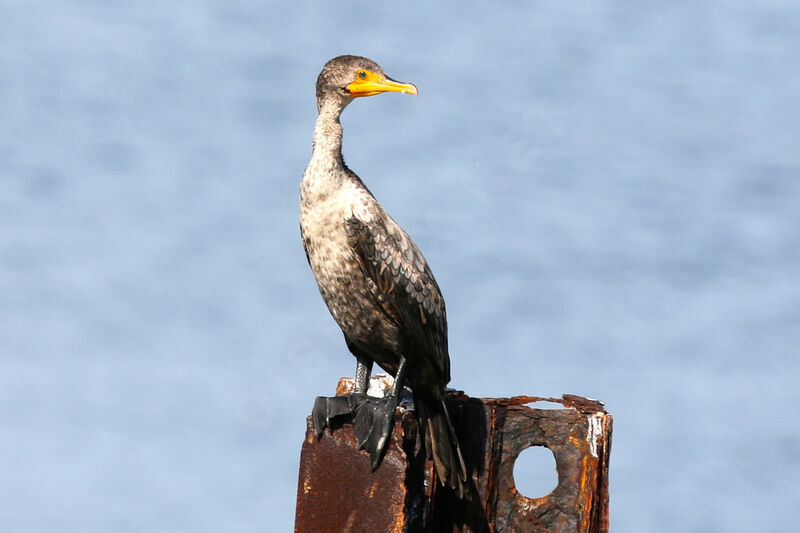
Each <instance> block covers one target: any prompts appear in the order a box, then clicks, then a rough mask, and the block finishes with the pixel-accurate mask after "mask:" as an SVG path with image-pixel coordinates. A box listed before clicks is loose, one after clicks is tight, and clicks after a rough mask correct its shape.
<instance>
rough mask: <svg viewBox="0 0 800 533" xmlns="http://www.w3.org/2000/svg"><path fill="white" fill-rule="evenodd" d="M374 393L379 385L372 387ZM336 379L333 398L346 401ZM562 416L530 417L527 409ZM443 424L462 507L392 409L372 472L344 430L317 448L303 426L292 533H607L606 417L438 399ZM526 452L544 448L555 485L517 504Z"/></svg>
mask: <svg viewBox="0 0 800 533" xmlns="http://www.w3.org/2000/svg"><path fill="white" fill-rule="evenodd" d="M373 380H376V381H378V382H379V383H378V386H379V388H385V387H386V378H385V377H380V378H373ZM351 385H352V380H350V379H347V378H345V379H343V380H342V382H340V386H339V388H338V390H337V394H347V393H348V392H349V388H350V386H351ZM542 400H546V401H550V402H558V403H560V404H562V405H563V406H564V407H565V408H564V409H536V408H533V407H529V406H528V405H526V404H529V403H532V402H536V401H542ZM447 403H448V408H449V410H450V414H451V418H452V419H453V424H454V425H455V427H456V432H457V433H458V436H459V441H460V443H461V447H462V452H463V454H464V459H465V462H466V463H467V468H468V471H469V472H470V474H471V477H472V482H473V487H472V497H471V499H470V500H469V501H466V502H465V501H462V500H459V499H458V498H456V497H455V495H454V494H453V493H452V492H451V491H450V490H449V489H447V488H443V487H441V486H440V485H439V484H438V482H437V480H436V475H435V473H434V469H433V466H432V464H431V462H430V461H429V460H426V458H425V453H424V449H422V448H423V447H421V446H420V445H419V442H418V439H417V426H416V418H415V416H414V414H413V413H412V412H409V411H407V410H406V409H403V408H398V416H397V422H396V423H395V429H394V432H393V434H392V440H391V443H390V444H389V448H388V450H387V452H386V456H385V458H384V460H383V463H382V464H381V466H380V467H379V468H378V469H377V470H376V471H375V472H374V473H373V472H371V470H370V465H369V456H368V454H367V453H366V452H363V451H359V450H358V444H357V442H356V439H355V435H354V434H353V428H352V425H351V424H349V423H345V424H343V425H342V427H340V428H336V429H335V430H334V431H332V432H331V431H329V430H326V431H325V434H324V435H323V437H322V438H321V439H320V440H317V439H315V438H314V436H313V431H312V430H311V422H310V419H309V420H308V427H307V430H306V438H305V440H304V442H303V447H302V452H301V458H300V476H299V483H298V490H297V513H296V518H295V531H296V532H298V533H316V532H330V533H333V532H340V531H351V532H378V531H380V532H383V531H387V532H389V531H391V532H395V531H397V532H409V533H419V532H437V533H438V532H450V531H452V532H457V533H484V532H487V533H488V532H494V533H502V532H515V533H533V532H536V533H545V532H548V533H556V532H559V533H560V532H564V533H566V532H569V533H605V532H607V531H608V460H609V454H610V450H611V430H612V418H611V415H609V414H608V413H606V412H605V410H604V409H603V405H602V403H600V402H597V401H594V400H588V399H586V398H581V397H579V396H571V395H565V396H563V397H562V398H559V399H555V398H540V397H529V396H523V397H516V398H470V397H468V396H466V395H465V394H463V393H460V392H451V393H450V395H449V397H448V402H447ZM530 446H545V447H547V448H549V449H550V450H551V451H552V452H553V455H554V456H555V459H556V470H557V472H558V485H557V486H556V488H555V489H553V491H552V492H550V494H547V495H546V496H543V497H541V498H527V497H525V496H523V495H522V494H520V493H519V492H518V491H517V490H516V487H515V485H514V475H513V472H514V462H515V460H516V458H517V456H519V454H520V452H522V451H523V450H524V449H526V448H528V447H530Z"/></svg>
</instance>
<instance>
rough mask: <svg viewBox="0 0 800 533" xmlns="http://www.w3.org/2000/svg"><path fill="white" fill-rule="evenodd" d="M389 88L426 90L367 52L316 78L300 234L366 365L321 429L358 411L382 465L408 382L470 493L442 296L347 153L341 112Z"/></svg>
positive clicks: (332, 401)
mask: <svg viewBox="0 0 800 533" xmlns="http://www.w3.org/2000/svg"><path fill="white" fill-rule="evenodd" d="M387 91H393V92H402V93H408V94H414V95H416V94H417V88H416V87H415V86H414V85H412V84H410V83H400V82H397V81H395V80H392V79H391V78H389V77H388V76H386V74H384V72H383V69H382V68H381V67H380V66H379V65H378V64H377V63H375V62H374V61H372V60H370V59H367V58H365V57H358V56H351V55H343V56H339V57H336V58H334V59H331V60H330V61H328V62H327V63H326V64H325V66H324V67H323V69H322V72H321V73H320V75H319V77H318V78H317V109H318V111H319V117H318V118H317V122H316V126H315V128H314V141H313V148H312V155H311V161H310V162H309V164H308V167H307V168H306V170H305V173H304V174H303V181H302V183H301V185H300V232H301V236H302V239H303V247H304V248H305V251H306V256H307V258H308V263H309V265H310V266H311V270H312V271H313V273H314V277H315V278H316V281H317V285H318V286H319V291H320V293H321V294H322V298H323V300H325V303H326V304H327V306H328V309H329V310H330V312H331V315H333V318H334V320H336V323H337V324H338V325H339V327H340V328H341V329H342V332H343V333H344V338H345V342H346V344H347V347H348V349H349V350H350V351H351V352H352V353H353V355H355V357H356V360H357V365H356V379H355V390H354V393H353V394H352V395H351V396H349V397H333V398H325V397H319V398H317V400H316V402H315V404H314V410H313V413H312V419H313V424H314V431H315V433H316V434H317V437H320V436H321V435H322V431H323V430H324V428H325V427H326V426H329V424H330V422H331V420H332V419H333V418H335V417H336V416H340V415H354V425H355V431H356V435H357V436H358V439H359V441H360V444H361V447H362V448H366V449H367V450H368V451H369V454H370V458H371V464H372V468H373V470H374V469H376V468H377V467H378V465H380V462H381V460H382V457H383V453H384V452H385V449H386V445H387V444H388V441H389V436H390V434H391V431H392V428H393V426H394V413H395V408H396V407H397V405H398V402H399V398H400V393H401V391H402V388H403V386H405V385H408V386H409V387H410V388H411V390H412V392H413V394H414V405H415V408H416V411H417V413H418V414H419V418H420V427H421V430H422V432H423V434H424V441H425V445H426V448H427V453H428V456H429V457H431V458H432V459H433V462H434V465H435V468H436V472H437V475H438V477H439V479H440V481H441V482H442V484H443V485H448V486H450V487H451V488H453V489H454V490H455V491H456V493H457V494H458V495H459V496H460V497H467V489H466V483H467V476H466V468H465V466H464V459H463V458H462V455H461V450H460V448H459V445H458V440H457V438H456V435H455V431H454V430H453V425H452V423H451V422H450V419H449V416H448V414H447V409H446V408H445V404H444V392H445V385H446V384H447V383H448V382H449V381H450V356H449V354H448V351H447V315H446V313H445V304H444V299H443V298H442V293H441V291H440V290H439V286H438V285H437V283H436V280H435V279H434V277H433V273H432V272H431V269H430V268H429V267H428V263H427V261H425V258H424V257H423V256H422V253H421V252H420V251H419V249H418V248H417V245H416V244H414V241H412V240H411V238H410V237H409V236H408V235H407V234H406V232H405V231H403V229H402V228H401V227H400V226H399V225H398V224H397V223H396V222H395V221H394V220H393V219H392V217H390V216H389V214H388V213H387V212H386V211H384V209H383V207H381V205H380V204H379V203H378V201H377V200H376V199H375V197H374V196H373V195H372V193H371V192H370V191H369V189H368V188H367V187H366V186H365V185H364V183H363V182H362V181H361V179H360V178H359V177H358V176H357V175H356V174H355V172H353V171H352V170H350V169H349V168H348V167H347V165H345V163H344V160H343V159H342V151H341V149H342V125H341V124H340V122H339V115H340V114H341V112H342V110H343V109H344V108H345V107H346V106H347V105H348V104H349V103H350V102H352V101H353V99H355V98H358V97H361V96H372V95H376V94H379V93H383V92H387ZM373 362H376V363H378V365H380V367H381V368H383V369H384V370H386V371H387V372H389V373H390V374H392V375H393V376H394V378H395V381H394V385H393V388H392V391H391V392H390V394H389V395H388V396H386V397H385V398H381V399H378V398H372V397H367V395H366V392H367V387H368V384H369V378H370V373H371V371H372V364H373Z"/></svg>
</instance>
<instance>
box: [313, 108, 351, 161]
mask: <svg viewBox="0 0 800 533" xmlns="http://www.w3.org/2000/svg"><path fill="white" fill-rule="evenodd" d="M340 113H341V108H340V107H339V106H338V105H334V104H332V103H328V102H327V101H324V102H323V103H322V104H321V105H320V108H319V117H318V118H317V124H316V126H314V144H313V146H312V149H311V152H312V155H311V159H312V160H314V159H317V160H322V161H325V163H327V164H329V165H340V166H344V161H343V160H342V125H341V123H340V122H339V114H340Z"/></svg>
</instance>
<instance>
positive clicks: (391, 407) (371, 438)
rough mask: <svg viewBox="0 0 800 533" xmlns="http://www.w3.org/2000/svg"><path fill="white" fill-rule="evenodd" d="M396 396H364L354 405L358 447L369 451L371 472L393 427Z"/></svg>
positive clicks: (354, 423)
mask: <svg viewBox="0 0 800 533" xmlns="http://www.w3.org/2000/svg"><path fill="white" fill-rule="evenodd" d="M396 407H397V398H395V397H394V396H386V397H385V398H369V397H364V398H363V399H362V400H361V401H360V402H359V403H358V404H357V405H356V406H355V411H354V412H355V418H354V419H353V426H354V428H355V432H356V439H357V440H358V445H359V448H360V449H362V450H367V451H368V452H369V457H370V464H371V466H372V470H373V472H374V471H375V470H376V469H377V468H378V466H379V465H380V464H381V460H382V459H383V455H384V453H386V447H387V444H388V443H389V436H390V435H391V433H392V429H393V427H394V414H395V408H396Z"/></svg>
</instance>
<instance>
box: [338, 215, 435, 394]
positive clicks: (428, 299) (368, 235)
mask: <svg viewBox="0 0 800 533" xmlns="http://www.w3.org/2000/svg"><path fill="white" fill-rule="evenodd" d="M345 222H346V228H347V238H348V241H349V243H350V246H352V247H353V249H354V250H355V251H356V254H357V255H358V257H359V259H360V261H361V268H362V270H363V271H364V274H365V275H366V277H367V279H369V280H371V281H372V284H371V285H372V289H373V292H374V293H375V298H376V299H377V300H378V302H379V303H380V305H381V306H382V308H383V310H384V312H385V313H386V314H387V315H388V316H389V318H390V319H391V320H393V321H394V322H395V323H396V324H397V325H398V326H399V327H400V329H401V331H403V332H404V333H406V334H407V335H408V336H409V337H410V338H411V339H412V341H413V342H414V344H415V345H416V346H417V347H418V349H420V350H421V351H422V352H423V353H422V354H420V355H422V356H424V357H427V358H428V359H429V362H430V363H431V366H433V368H434V369H435V370H436V371H437V373H438V374H439V377H440V379H443V383H447V382H449V381H450V357H449V356H448V353H447V313H446V311H445V305H444V298H442V293H441V291H440V290H439V285H437V284H436V279H434V277H433V273H432V272H431V269H430V267H428V263H427V261H425V258H424V257H423V256H422V253H421V252H420V251H419V248H417V245H416V244H414V241H412V240H411V238H410V237H409V236H408V235H406V233H405V232H404V231H403V230H402V229H401V228H400V226H398V225H397V223H396V222H395V221H394V220H392V219H391V218H390V217H389V216H388V215H386V214H385V213H379V214H377V216H375V217H374V218H373V219H372V220H371V221H370V222H369V224H367V223H364V222H362V221H361V220H359V219H357V218H355V217H351V218H349V219H347V220H346V221H345ZM415 355H416V354H406V356H407V357H410V358H413V357H414V356H415Z"/></svg>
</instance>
